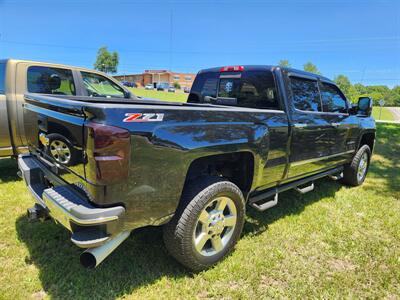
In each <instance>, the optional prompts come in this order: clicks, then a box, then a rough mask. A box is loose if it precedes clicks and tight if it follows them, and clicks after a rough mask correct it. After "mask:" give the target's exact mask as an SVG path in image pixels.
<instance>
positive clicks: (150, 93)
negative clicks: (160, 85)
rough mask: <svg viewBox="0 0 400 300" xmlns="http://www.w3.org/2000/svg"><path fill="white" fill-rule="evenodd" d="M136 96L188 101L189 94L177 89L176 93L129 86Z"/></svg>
mask: <svg viewBox="0 0 400 300" xmlns="http://www.w3.org/2000/svg"><path fill="white" fill-rule="evenodd" d="M129 89H130V90H131V91H132V92H133V93H134V94H135V95H136V96H141V97H144V98H155V99H160V100H165V101H173V102H186V100H187V97H188V95H189V94H186V93H183V92H181V91H177V92H175V93H169V92H167V91H156V90H145V89H138V88H129Z"/></svg>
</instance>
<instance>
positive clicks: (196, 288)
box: [0, 124, 400, 299]
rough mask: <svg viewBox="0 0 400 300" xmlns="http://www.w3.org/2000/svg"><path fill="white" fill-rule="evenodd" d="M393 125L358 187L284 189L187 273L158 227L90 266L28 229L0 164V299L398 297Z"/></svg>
mask: <svg viewBox="0 0 400 300" xmlns="http://www.w3.org/2000/svg"><path fill="white" fill-rule="evenodd" d="M399 153H400V126H398V125H384V124H379V125H378V139H377V142H376V150H375V155H374V157H373V162H372V165H371V168H370V172H369V175H368V177H367V180H366V182H365V183H364V185H363V186H361V187H356V188H350V187H345V186H342V185H341V184H339V183H338V182H335V181H332V180H330V179H322V180H318V181H317V182H316V187H315V190H314V191H313V192H310V193H308V194H305V195H300V194H298V193H297V192H295V191H288V192H285V193H282V194H281V195H280V199H279V204H278V205H277V206H276V207H274V208H271V209H270V210H267V211H266V212H264V213H259V212H256V211H254V210H252V209H248V216H247V220H246V221H247V222H246V224H245V228H244V232H243V235H242V238H241V240H240V241H239V243H238V245H237V247H236V250H235V251H234V252H233V253H232V254H231V255H230V256H229V257H227V258H226V259H225V260H224V261H223V262H221V263H220V264H218V265H217V266H216V267H214V268H212V269H210V270H207V271H204V272H201V273H197V274H193V273H191V272H189V271H188V270H186V269H184V268H183V267H181V266H180V265H179V264H177V263H176V262H175V261H174V260H173V259H172V258H171V257H170V256H168V254H167V252H166V249H165V247H164V245H163V242H162V231H161V229H160V228H144V229H141V230H138V231H135V232H133V233H132V235H131V236H130V237H129V238H128V239H127V240H126V241H125V242H124V243H123V244H122V245H121V246H120V247H119V248H118V249H116V251H115V252H114V253H112V254H111V255H110V257H108V258H107V259H106V260H105V261H104V262H103V263H102V264H101V265H100V266H99V267H98V268H97V269H94V270H86V269H83V268H82V267H81V266H80V264H79V254H80V253H81V250H80V249H78V248H77V247H75V246H74V245H73V244H72V242H71V241H70V240H69V238H70V235H69V233H68V231H66V230H65V229H64V228H62V227H61V226H59V225H56V224H55V223H53V222H52V221H46V222H38V223H28V221H27V219H26V213H25V211H26V209H27V208H28V207H30V206H32V204H33V199H32V197H31V196H30V194H29V192H28V191H27V189H26V187H25V185H24V183H23V181H22V180H20V179H19V178H18V177H17V176H16V172H17V165H16V162H15V161H13V160H11V159H3V160H0V170H1V171H0V298H1V299H42V298H54V299H115V298H126V299H193V298H199V299H207V298H224V299H265V298H271V297H274V298H299V299H300V298H325V299H335V298H336V299H337V298H354V299H357V298H386V299H399V298H400V186H399V185H400V169H399V168H400V154H399Z"/></svg>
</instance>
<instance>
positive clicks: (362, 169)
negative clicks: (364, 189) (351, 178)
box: [357, 152, 368, 181]
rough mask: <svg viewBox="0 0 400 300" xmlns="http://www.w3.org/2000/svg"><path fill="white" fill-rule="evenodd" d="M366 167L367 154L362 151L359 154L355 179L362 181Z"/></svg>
mask: <svg viewBox="0 0 400 300" xmlns="http://www.w3.org/2000/svg"><path fill="white" fill-rule="evenodd" d="M367 168H368V154H367V153H366V152H364V153H363V154H362V156H361V159H360V163H359V164H358V170H357V179H358V181H362V180H363V178H364V176H365V174H366V173H367Z"/></svg>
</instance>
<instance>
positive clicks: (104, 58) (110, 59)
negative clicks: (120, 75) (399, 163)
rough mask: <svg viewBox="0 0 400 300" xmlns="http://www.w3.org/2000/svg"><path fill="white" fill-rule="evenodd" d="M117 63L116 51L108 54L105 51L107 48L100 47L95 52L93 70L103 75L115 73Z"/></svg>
mask: <svg viewBox="0 0 400 300" xmlns="http://www.w3.org/2000/svg"><path fill="white" fill-rule="evenodd" d="M118 63H119V56H118V53H117V52H116V51H114V52H113V53H110V52H109V51H108V50H107V47H101V48H100V49H99V50H98V51H97V58H96V62H95V64H94V68H95V69H96V70H99V71H102V72H105V73H117V67H118Z"/></svg>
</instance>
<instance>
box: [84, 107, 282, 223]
mask: <svg viewBox="0 0 400 300" xmlns="http://www.w3.org/2000/svg"><path fill="white" fill-rule="evenodd" d="M85 110H86V111H87V114H88V115H92V116H93V118H92V119H91V121H93V122H98V123H106V124H108V125H112V126H117V127H122V128H126V129H128V130H129V131H130V132H131V144H132V151H131V165H130V175H129V178H128V179H127V180H125V181H124V182H121V183H120V184H115V185H111V186H107V190H106V195H105V197H104V199H103V201H104V203H102V204H106V203H110V202H122V203H124V205H125V206H126V208H127V220H126V224H128V225H129V226H131V227H133V228H134V227H140V226H143V225H149V224H159V223H161V222H163V220H164V218H168V216H170V215H171V214H173V213H174V212H175V210H176V207H177V205H178V202H179V200H180V197H181V193H182V190H183V186H184V183H185V178H186V175H187V172H188V170H189V167H190V165H191V163H192V162H193V161H195V160H196V159H198V158H204V157H207V156H212V155H218V154H221V155H224V154H229V153H236V152H247V153H251V155H252V156H253V158H254V174H255V176H254V178H253V186H254V187H255V186H260V184H261V185H268V184H269V183H271V182H274V181H275V182H276V181H279V180H281V179H282V177H283V174H284V170H285V166H286V161H287V152H286V150H287V136H288V122H287V117H286V114H285V113H282V112H268V111H265V110H264V111H260V110H255V109H249V110H246V109H234V108H225V109H223V108H207V109H205V108H195V109H187V108H184V107H170V108H165V107H164V108H163V107H159V108H153V107H152V106H144V107H140V106H130V107H129V106H128V107H127V106H125V107H122V106H121V107H120V108H116V107H115V108H106V109H105V108H104V107H102V108H99V107H93V106H91V107H86V108H85ZM127 113H131V114H133V113H135V114H136V113H139V114H162V115H163V120H162V121H160V122H123V120H124V119H125V114H127ZM88 173H89V172H86V174H88ZM91 181H92V182H93V179H92V180H91ZM89 188H90V187H89ZM91 188H92V190H93V191H94V190H95V187H94V186H92V187H91ZM90 192H92V191H90Z"/></svg>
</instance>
